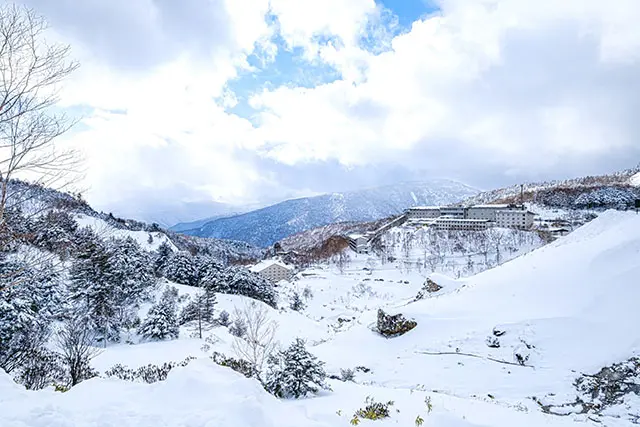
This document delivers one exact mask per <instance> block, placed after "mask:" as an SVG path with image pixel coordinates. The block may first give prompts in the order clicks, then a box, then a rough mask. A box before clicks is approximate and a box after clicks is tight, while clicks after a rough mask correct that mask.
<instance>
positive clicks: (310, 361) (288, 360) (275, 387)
mask: <svg viewBox="0 0 640 427" xmlns="http://www.w3.org/2000/svg"><path fill="white" fill-rule="evenodd" d="M267 363H268V365H269V368H268V372H267V377H266V381H265V388H266V389H267V391H269V392H270V393H272V394H274V395H275V396H278V397H282V398H290V397H293V398H296V399H297V398H299V397H304V396H306V395H307V394H309V393H317V392H318V391H319V390H321V389H327V388H328V387H327V385H326V383H325V379H326V376H327V374H326V373H325V371H324V368H323V366H324V362H321V361H319V360H318V359H317V358H316V357H315V356H314V355H313V354H311V353H309V352H308V351H307V349H306V348H305V343H304V340H302V339H300V338H296V340H295V341H294V342H293V343H292V344H291V345H290V346H289V348H287V349H286V350H284V351H282V352H279V353H278V354H277V355H274V356H272V357H270V358H269V360H268V362H267Z"/></svg>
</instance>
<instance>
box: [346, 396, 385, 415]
mask: <svg viewBox="0 0 640 427" xmlns="http://www.w3.org/2000/svg"><path fill="white" fill-rule="evenodd" d="M390 406H393V401H388V402H387V403H382V402H376V401H375V400H374V399H373V398H372V397H371V396H367V399H366V400H365V407H364V408H360V409H358V410H357V411H356V413H355V414H354V416H353V417H354V418H362V419H365V420H381V419H383V418H389V416H390V413H389V407H390Z"/></svg>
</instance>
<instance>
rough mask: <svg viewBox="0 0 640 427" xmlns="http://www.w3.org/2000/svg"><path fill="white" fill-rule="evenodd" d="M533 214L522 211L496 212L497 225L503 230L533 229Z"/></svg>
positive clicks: (506, 210) (507, 210)
mask: <svg viewBox="0 0 640 427" xmlns="http://www.w3.org/2000/svg"><path fill="white" fill-rule="evenodd" d="M534 216H535V214H534V213H533V212H530V211H527V210H522V209H505V210H500V211H497V212H496V225H497V226H498V227H502V228H519V229H521V230H528V229H530V228H531V227H533V218H534Z"/></svg>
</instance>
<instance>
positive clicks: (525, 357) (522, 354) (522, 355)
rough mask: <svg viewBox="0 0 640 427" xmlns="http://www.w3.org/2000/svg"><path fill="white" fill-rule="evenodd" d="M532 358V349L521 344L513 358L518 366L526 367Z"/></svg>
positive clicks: (515, 350) (514, 351)
mask: <svg viewBox="0 0 640 427" xmlns="http://www.w3.org/2000/svg"><path fill="white" fill-rule="evenodd" d="M529 357H531V347H530V346H529V345H527V344H524V343H523V344H519V345H517V346H516V348H515V349H514V350H513V358H514V359H515V361H516V362H518V364H520V365H522V366H525V365H526V364H527V362H528V361H529Z"/></svg>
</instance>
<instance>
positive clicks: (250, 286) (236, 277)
mask: <svg viewBox="0 0 640 427" xmlns="http://www.w3.org/2000/svg"><path fill="white" fill-rule="evenodd" d="M224 281H225V284H224V286H225V291H224V292H226V293H229V294H236V295H244V296H247V297H249V298H253V299H257V300H260V301H263V302H265V303H267V304H268V305H270V306H271V307H276V305H277V303H276V291H275V289H274V287H273V284H272V283H271V282H269V281H268V280H266V279H264V278H263V277H261V276H259V275H257V274H254V273H252V272H250V271H249V270H247V269H245V268H242V267H236V266H232V267H229V268H227V269H226V270H225V278H224Z"/></svg>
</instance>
